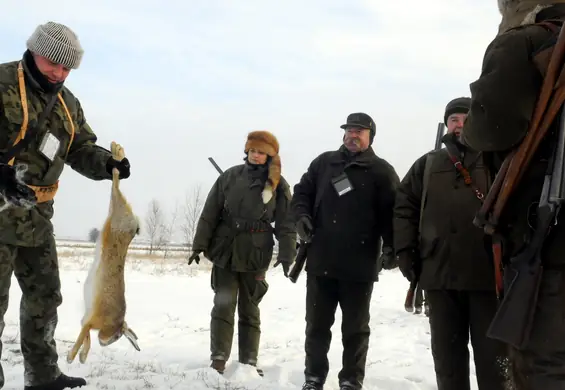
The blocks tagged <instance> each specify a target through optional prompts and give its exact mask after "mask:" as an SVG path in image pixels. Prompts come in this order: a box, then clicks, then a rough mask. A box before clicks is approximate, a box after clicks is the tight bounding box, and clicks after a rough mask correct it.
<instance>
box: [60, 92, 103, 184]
mask: <svg viewBox="0 0 565 390" xmlns="http://www.w3.org/2000/svg"><path fill="white" fill-rule="evenodd" d="M76 106H77V121H76V124H77V127H76V128H75V137H74V140H73V143H72V144H71V147H70V149H69V154H68V155H67V159H66V163H67V164H69V165H70V166H71V168H72V169H74V170H75V171H77V172H78V173H80V174H81V175H83V176H85V177H87V178H89V179H92V180H103V179H111V178H112V175H110V173H108V171H107V170H106V163H107V162H108V159H109V158H110V157H111V156H112V154H111V153H110V151H109V150H107V149H104V148H102V147H100V146H98V145H96V140H97V137H96V134H94V132H93V131H92V129H91V128H90V126H89V125H88V123H87V121H86V119H85V117H84V112H83V110H82V108H81V106H80V102H79V101H78V99H77V100H76Z"/></svg>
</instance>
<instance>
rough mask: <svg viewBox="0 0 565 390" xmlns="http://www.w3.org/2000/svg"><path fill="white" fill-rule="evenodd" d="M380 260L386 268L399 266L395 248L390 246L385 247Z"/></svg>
mask: <svg viewBox="0 0 565 390" xmlns="http://www.w3.org/2000/svg"><path fill="white" fill-rule="evenodd" d="M379 261H380V262H381V265H382V267H383V269H386V270H390V269H395V268H396V267H398V263H397V262H396V257H395V256H394V250H393V249H392V248H391V247H389V246H385V247H383V253H382V254H381V257H379Z"/></svg>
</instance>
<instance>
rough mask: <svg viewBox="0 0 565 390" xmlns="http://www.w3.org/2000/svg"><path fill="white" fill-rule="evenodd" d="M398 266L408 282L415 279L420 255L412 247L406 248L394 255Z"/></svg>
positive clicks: (419, 265)
mask: <svg viewBox="0 0 565 390" xmlns="http://www.w3.org/2000/svg"><path fill="white" fill-rule="evenodd" d="M396 261H397V262H398V268H400V272H402V275H404V277H405V278H406V279H408V281H409V282H412V281H413V280H415V279H416V275H417V274H419V273H420V269H421V263H422V261H421V260H420V255H419V254H418V253H417V252H416V251H414V250H413V249H408V250H405V251H402V252H400V253H399V254H398V255H397V256H396Z"/></svg>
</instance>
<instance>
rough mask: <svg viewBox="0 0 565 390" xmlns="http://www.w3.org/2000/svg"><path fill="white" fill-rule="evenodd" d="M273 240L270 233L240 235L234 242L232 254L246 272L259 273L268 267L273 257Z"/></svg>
mask: <svg viewBox="0 0 565 390" xmlns="http://www.w3.org/2000/svg"><path fill="white" fill-rule="evenodd" d="M273 246H274V239H273V234H272V233H270V232H264V233H241V234H239V235H238V236H237V238H236V240H235V248H234V252H235V254H236V256H237V257H238V259H239V262H240V264H241V266H240V267H238V268H242V269H244V270H247V271H259V270H264V269H267V268H268V267H269V264H270V263H271V259H272V257H273Z"/></svg>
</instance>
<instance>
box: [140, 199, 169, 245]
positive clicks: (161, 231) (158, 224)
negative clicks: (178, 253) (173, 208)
mask: <svg viewBox="0 0 565 390" xmlns="http://www.w3.org/2000/svg"><path fill="white" fill-rule="evenodd" d="M145 225H146V226H145V231H146V232H147V237H148V238H149V254H152V253H153V252H154V251H156V250H159V249H161V247H162V246H163V243H164V241H165V240H166V224H165V214H164V211H163V209H162V207H161V205H160V204H159V201H158V200H157V199H152V200H151V202H150V203H149V209H148V212H147V216H146V217H145Z"/></svg>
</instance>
